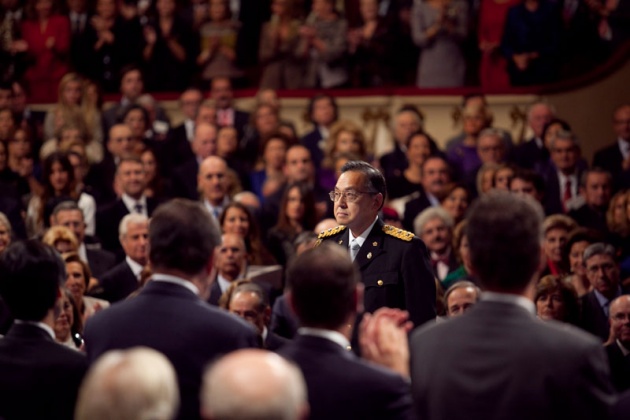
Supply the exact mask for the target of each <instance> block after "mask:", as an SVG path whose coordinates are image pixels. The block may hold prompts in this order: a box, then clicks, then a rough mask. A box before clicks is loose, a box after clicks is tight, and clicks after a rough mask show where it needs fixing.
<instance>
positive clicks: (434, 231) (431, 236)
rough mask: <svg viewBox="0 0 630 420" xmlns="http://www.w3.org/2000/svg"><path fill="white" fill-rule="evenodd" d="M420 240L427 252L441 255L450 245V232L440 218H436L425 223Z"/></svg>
mask: <svg viewBox="0 0 630 420" xmlns="http://www.w3.org/2000/svg"><path fill="white" fill-rule="evenodd" d="M420 239H422V241H423V242H424V243H425V245H426V246H427V248H429V251H431V252H435V253H437V254H443V253H444V252H446V251H447V250H448V248H449V246H450V244H451V230H450V229H449V227H448V226H447V225H446V223H444V221H443V220H442V219H441V218H439V217H436V218H435V219H431V220H429V221H428V222H427V223H425V225H424V228H423V229H422V235H421V236H420Z"/></svg>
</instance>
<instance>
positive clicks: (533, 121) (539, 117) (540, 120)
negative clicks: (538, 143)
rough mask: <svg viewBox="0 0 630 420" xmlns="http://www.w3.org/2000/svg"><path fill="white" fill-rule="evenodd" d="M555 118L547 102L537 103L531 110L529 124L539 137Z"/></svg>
mask: <svg viewBox="0 0 630 420" xmlns="http://www.w3.org/2000/svg"><path fill="white" fill-rule="evenodd" d="M552 118H553V112H552V111H551V108H549V106H547V105H545V104H537V105H534V106H533V107H532V109H530V110H529V118H528V122H529V126H530V128H531V129H532V131H533V132H534V135H535V136H536V137H537V138H540V136H542V132H543V130H544V128H545V125H546V124H547V123H548V122H549V121H551V120H552Z"/></svg>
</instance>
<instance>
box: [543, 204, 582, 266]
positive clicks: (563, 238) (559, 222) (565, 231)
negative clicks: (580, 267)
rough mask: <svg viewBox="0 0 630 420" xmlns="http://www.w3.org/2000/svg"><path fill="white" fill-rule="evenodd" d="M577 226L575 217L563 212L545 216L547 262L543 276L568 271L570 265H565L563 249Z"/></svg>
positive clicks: (544, 249)
mask: <svg viewBox="0 0 630 420" xmlns="http://www.w3.org/2000/svg"><path fill="white" fill-rule="evenodd" d="M576 227H577V225H576V223H575V222H574V221H573V219H571V218H570V217H568V216H565V215H563V214H554V215H551V216H548V217H547V218H545V221H544V223H543V232H544V240H543V251H544V253H545V259H546V261H547V264H546V268H545V270H544V271H543V272H542V273H541V276H545V275H547V274H553V275H554V276H558V275H562V274H565V273H567V271H568V267H566V266H565V265H564V259H563V258H562V250H563V247H564V246H565V245H566V243H567V240H568V238H569V232H571V231H572V230H573V229H575V228H576Z"/></svg>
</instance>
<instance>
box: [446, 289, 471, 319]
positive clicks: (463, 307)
mask: <svg viewBox="0 0 630 420" xmlns="http://www.w3.org/2000/svg"><path fill="white" fill-rule="evenodd" d="M475 303H477V291H476V290H475V289H473V288H472V287H460V288H458V289H455V290H453V291H452V292H451V294H450V295H448V301H447V302H446V314H447V315H448V316H449V317H454V316H459V315H463V314H464V312H466V311H467V310H468V309H470V308H471V307H472V306H473V305H474V304H475Z"/></svg>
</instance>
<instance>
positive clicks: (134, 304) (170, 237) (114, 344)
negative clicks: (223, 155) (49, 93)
mask: <svg viewBox="0 0 630 420" xmlns="http://www.w3.org/2000/svg"><path fill="white" fill-rule="evenodd" d="M214 230H215V226H214V225H213V224H212V222H211V221H210V217H209V215H208V214H207V212H206V211H205V210H204V208H203V206H202V205H201V204H197V203H192V202H190V201H187V200H173V201H170V202H169V203H166V204H164V205H162V206H161V207H160V208H159V209H158V210H157V211H156V212H155V214H154V215H153V218H152V219H151V225H150V229H149V250H150V251H149V261H150V265H151V270H152V271H153V276H152V280H151V281H150V282H149V283H148V284H147V285H146V286H145V287H144V288H143V289H142V291H141V292H140V293H139V294H138V295H137V296H136V297H134V298H133V299H129V300H127V301H125V302H121V303H119V304H117V305H113V306H112V307H111V308H109V309H107V310H106V311H101V312H98V313H97V314H95V315H94V316H93V317H92V318H91V319H90V321H89V322H88V323H87V325H86V328H85V343H86V350H87V355H88V358H89V359H90V360H91V361H94V360H96V359H97V358H98V357H99V356H100V355H101V354H103V353H105V352H106V351H108V350H112V349H125V348H129V347H133V346H139V345H141V346H147V347H150V348H152V349H155V350H157V351H159V352H161V353H163V354H164V355H165V356H166V357H167V358H168V359H169V361H170V362H171V363H172V364H173V367H174V368H175V371H176V373H177V378H178V383H179V389H180V400H181V407H180V410H179V415H178V417H179V418H187V419H197V418H199V389H200V385H201V374H202V370H203V367H204V366H205V365H206V364H207V363H208V362H209V361H210V360H212V359H214V358H215V357H217V356H218V355H220V354H223V353H227V352H229V351H232V350H236V349H238V348H243V347H251V346H255V345H256V334H255V333H254V329H253V328H252V327H250V326H249V325H247V324H245V323H244V322H242V321H241V320H239V319H236V318H235V317H233V316H231V315H229V314H227V313H224V312H222V311H220V310H218V309H215V308H212V307H210V306H209V305H206V304H205V303H203V302H202V300H203V298H204V297H205V296H207V294H208V292H209V284H208V281H207V279H208V274H209V270H210V264H209V263H210V260H211V255H212V252H213V248H214V246H215V245H216V242H214V239H213V238H214V237H215V236H216V234H215V232H214ZM151 326H159V328H151ZM173 337H178V339H176V340H173ZM208 337H212V340H208Z"/></svg>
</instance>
